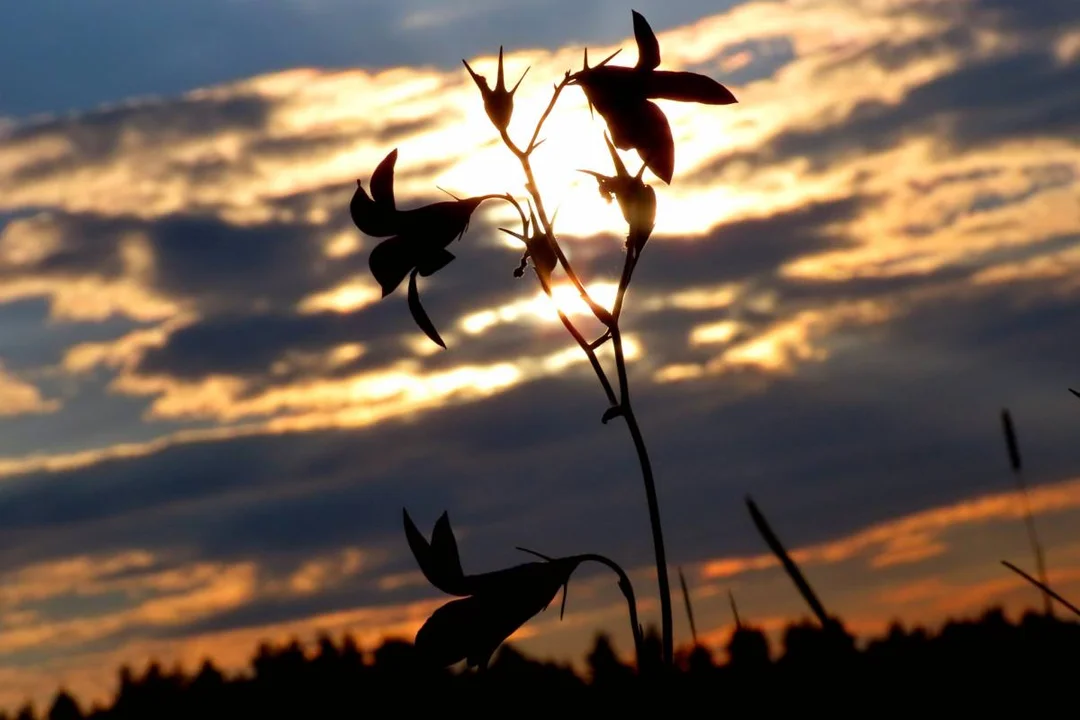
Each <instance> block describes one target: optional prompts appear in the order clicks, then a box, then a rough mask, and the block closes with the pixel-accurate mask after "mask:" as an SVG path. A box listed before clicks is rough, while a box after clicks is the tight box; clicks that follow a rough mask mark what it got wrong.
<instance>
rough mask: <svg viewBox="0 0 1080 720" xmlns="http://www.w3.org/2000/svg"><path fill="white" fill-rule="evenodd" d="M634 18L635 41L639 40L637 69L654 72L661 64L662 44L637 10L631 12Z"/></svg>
mask: <svg viewBox="0 0 1080 720" xmlns="http://www.w3.org/2000/svg"><path fill="white" fill-rule="evenodd" d="M630 12H631V13H632V14H633V16H634V39H635V40H637V48H638V61H637V67H638V69H641V70H652V69H654V68H655V67H656V66H657V65H659V64H660V43H659V41H657V39H656V34H655V33H654V32H653V31H652V28H651V27H649V23H648V22H647V21H646V20H645V18H644V16H642V14H641V13H639V12H638V11H637V10H631V11H630Z"/></svg>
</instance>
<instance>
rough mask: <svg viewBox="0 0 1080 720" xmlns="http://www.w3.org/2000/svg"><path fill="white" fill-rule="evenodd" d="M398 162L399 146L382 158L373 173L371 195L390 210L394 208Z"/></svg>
mask: <svg viewBox="0 0 1080 720" xmlns="http://www.w3.org/2000/svg"><path fill="white" fill-rule="evenodd" d="M396 162H397V148H394V149H393V150H391V151H390V154H389V155H387V156H386V157H384V158H383V159H382V162H380V163H379V164H378V165H377V166H376V167H375V172H373V173H372V174H371V197H372V199H373V200H374V201H375V202H376V203H378V204H379V205H382V206H383V207H385V208H386V209H388V210H394V209H395V207H394V164H395V163H396Z"/></svg>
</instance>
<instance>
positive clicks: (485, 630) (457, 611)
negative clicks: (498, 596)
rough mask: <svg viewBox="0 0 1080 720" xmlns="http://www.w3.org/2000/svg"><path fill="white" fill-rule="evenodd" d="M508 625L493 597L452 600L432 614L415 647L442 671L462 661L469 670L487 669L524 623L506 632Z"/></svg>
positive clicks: (423, 627)
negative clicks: (485, 667) (480, 667)
mask: <svg viewBox="0 0 1080 720" xmlns="http://www.w3.org/2000/svg"><path fill="white" fill-rule="evenodd" d="M525 619H526V620H527V619H528V618H525ZM497 621H498V622H497ZM508 624H509V621H506V620H505V619H504V618H500V617H499V610H498V603H497V601H496V600H495V598H493V597H488V596H484V595H480V596H473V597H468V598H464V599H461V600H451V601H450V602H448V603H446V604H445V605H443V606H442V607H440V608H439V609H438V610H436V611H435V612H434V613H432V614H431V617H429V618H428V619H427V622H425V623H424V624H423V626H421V628H420V630H419V631H418V632H417V633H416V640H415V641H414V644H415V646H416V650H417V652H418V653H420V655H421V656H422V657H423V658H424V659H425V660H426V661H428V662H430V663H431V664H433V665H436V666H439V667H446V666H448V665H453V664H454V663H456V662H460V661H461V660H467V661H468V663H469V666H470V667H476V666H478V665H486V664H487V661H488V660H489V659H490V658H491V656H492V655H493V654H494V653H495V650H496V649H498V647H499V645H501V644H502V643H503V641H504V640H506V638H508V637H510V635H511V634H513V632H514V630H517V628H518V627H520V626H521V625H522V624H524V620H523V621H522V622H521V623H518V624H517V625H516V626H514V627H513V628H510V629H509V631H506V629H505V628H506V626H507V625H508Z"/></svg>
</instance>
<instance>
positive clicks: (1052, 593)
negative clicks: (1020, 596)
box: [1001, 560, 1080, 617]
mask: <svg viewBox="0 0 1080 720" xmlns="http://www.w3.org/2000/svg"><path fill="white" fill-rule="evenodd" d="M1001 564H1002V565H1004V566H1005V567H1007V568H1009V569H1010V570H1012V571H1013V572H1014V573H1016V574H1017V575H1019V576H1020V577H1022V578H1024V579H1025V580H1027V581H1028V582H1029V583H1031V584H1032V585H1034V586H1035V587H1037V588H1039V589H1040V590H1042V591H1043V594H1044V595H1045V596H1046V597H1047V598H1053V599H1054V600H1057V601H1058V602H1059V603H1061V604H1062V605H1064V606H1065V607H1067V608H1068V609H1069V610H1071V611H1072V612H1073V614H1075V615H1076V616H1077V617H1080V608H1078V607H1076V606H1075V605H1073V604H1072V603H1071V602H1069V601H1068V600H1066V599H1065V598H1063V597H1062V596H1061V595H1060V594H1058V592H1057V591H1056V590H1054V589H1053V588H1052V587H1050V586H1049V585H1047V584H1046V583H1044V582H1042V581H1040V580H1036V579H1035V578H1033V577H1031V576H1030V575H1028V574H1027V573H1026V572H1024V571H1023V570H1021V569H1020V568H1018V567H1016V566H1015V565H1013V564H1012V563H1011V562H1007V561H1005V560H1002V561H1001ZM1046 614H1047V615H1050V614H1051V613H1046Z"/></svg>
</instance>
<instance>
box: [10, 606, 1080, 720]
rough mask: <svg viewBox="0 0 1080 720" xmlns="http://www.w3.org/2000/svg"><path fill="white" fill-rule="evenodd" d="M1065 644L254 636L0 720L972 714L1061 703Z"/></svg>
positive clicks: (1058, 640)
mask: <svg viewBox="0 0 1080 720" xmlns="http://www.w3.org/2000/svg"><path fill="white" fill-rule="evenodd" d="M1077 648H1080V624H1077V623H1076V622H1072V621H1065V620H1060V619H1057V618H1055V617H1053V616H1050V615H1046V614H1044V613H1036V612H1028V613H1027V614H1025V615H1024V616H1023V617H1022V618H1020V619H1019V620H1018V621H1011V620H1010V619H1008V618H1007V617H1006V616H1005V614H1004V613H1003V611H1002V610H1001V609H1000V608H993V609H990V610H988V611H987V612H986V613H985V614H984V615H983V616H982V617H980V618H979V619H977V620H953V621H949V622H948V623H946V624H945V625H944V626H943V627H942V628H941V629H940V630H937V631H928V630H926V629H924V628H921V627H918V628H914V629H910V630H909V629H905V628H904V627H903V626H902V625H900V624H898V623H895V624H893V625H892V626H891V627H890V629H889V630H888V631H887V632H886V633H885V634H884V635H882V636H880V637H877V638H874V639H872V640H870V641H869V642H868V643H867V644H866V645H865V646H864V647H858V646H857V645H856V643H855V639H854V637H853V636H852V635H851V634H850V633H849V632H848V631H847V630H845V629H844V627H843V625H842V624H840V623H836V624H833V625H831V626H829V627H828V628H827V629H822V627H821V626H820V625H818V624H816V623H811V622H809V621H803V622H799V623H792V624H789V625H788V626H787V627H786V628H785V629H784V631H783V633H782V647H781V648H778V649H775V651H774V648H772V647H770V643H769V640H768V637H767V636H766V635H765V633H764V632H762V631H761V630H760V629H758V628H755V627H752V626H746V625H743V626H740V627H739V628H737V629H736V630H735V631H734V632H733V633H732V634H731V636H730V639H729V641H728V642H727V644H726V646H725V647H724V648H722V650H721V652H719V653H716V654H714V652H713V651H712V650H710V649H709V648H707V647H705V646H703V645H700V644H699V645H695V646H692V647H686V648H684V649H682V650H681V651H680V652H679V653H678V654H677V662H676V664H675V666H674V668H673V669H672V670H671V671H667V672H657V671H656V670H657V669H658V668H662V667H663V663H662V643H661V638H660V635H659V634H658V633H657V632H656V630H655V629H653V630H651V631H649V632H647V633H646V634H645V636H644V640H643V648H642V659H643V663H648V664H651V665H653V666H654V667H653V672H646V668H644V667H642V668H640V670H641V671H642V672H640V673H639V671H638V670H639V669H638V668H635V667H634V666H633V665H631V664H627V663H625V662H623V661H622V660H620V658H619V654H618V653H617V651H616V649H615V647H614V645H613V643H612V642H611V640H610V638H609V637H608V636H606V635H604V634H599V635H597V636H596V638H595V641H594V643H593V647H592V649H591V650H590V651H589V653H588V654H587V656H586V658H585V671H584V672H577V671H575V670H574V669H573V667H572V666H571V665H570V664H559V663H553V662H543V661H538V660H535V659H532V658H529V657H527V656H525V655H524V654H522V653H521V652H519V651H518V650H516V649H515V648H514V647H513V646H512V645H510V644H507V645H503V646H502V647H501V648H500V650H499V652H498V654H497V655H496V656H495V658H494V660H493V661H492V663H491V665H490V666H488V667H487V668H486V669H483V670H481V671H478V672H475V671H467V672H459V671H454V670H453V669H437V668H434V667H432V666H431V664H430V663H426V662H423V661H422V659H420V658H419V657H418V656H417V653H416V651H415V648H414V646H413V644H412V643H410V642H408V641H404V640H396V639H389V640H385V641H383V643H382V644H381V645H380V646H379V647H378V648H376V649H375V650H374V651H373V652H371V653H364V652H363V651H362V650H361V648H360V647H359V646H358V645H357V644H356V642H355V641H354V640H353V638H352V637H350V636H348V635H346V636H345V637H343V638H342V639H341V640H340V641H337V642H335V641H334V640H333V639H332V638H330V637H329V636H326V635H324V636H322V637H320V638H319V639H318V641H317V642H316V643H315V645H314V647H309V648H305V647H304V646H303V645H302V644H301V643H300V642H299V641H297V640H293V641H292V642H289V643H286V644H282V645H273V644H270V643H263V644H261V645H260V646H259V648H258V650H257V652H256V653H255V655H254V657H253V658H252V660H251V662H250V665H249V667H248V668H247V669H246V670H244V671H240V672H237V673H235V674H233V675H229V674H226V673H224V672H222V671H221V670H219V669H218V668H217V667H215V665H214V664H213V662H212V661H210V660H206V661H204V662H203V664H202V666H201V667H200V668H199V670H198V671H197V672H195V673H194V674H188V673H186V672H185V671H184V670H183V669H181V668H179V667H177V668H175V669H171V670H166V669H163V668H162V666H161V665H160V664H159V663H157V662H151V663H150V664H149V665H148V666H147V667H146V669H145V670H144V671H143V672H142V673H141V674H137V673H135V672H134V671H133V670H132V669H131V668H130V667H127V666H125V667H123V668H121V669H120V671H119V678H118V679H119V688H118V690H117V693H116V695H115V697H114V699H113V701H112V703H111V704H110V705H108V706H104V707H103V706H95V707H91V708H88V709H84V708H83V707H82V704H81V703H80V702H79V701H78V700H77V698H75V697H73V696H72V695H71V694H70V693H68V692H67V691H65V690H60V691H59V692H58V693H57V694H56V696H55V697H54V699H53V701H52V702H51V704H50V706H49V707H48V708H47V709H45V710H44V712H43V713H39V712H38V711H37V710H36V709H35V707H34V706H33V705H32V704H30V703H27V704H25V705H24V706H23V707H22V708H20V709H19V710H17V711H16V712H15V713H14V714H8V713H6V712H0V720H12V719H14V720H37V719H38V718H48V720H81V719H83V718H96V719H99V720H107V719H108V720H114V719H115V720H120V719H124V720H126V719H129V718H139V719H140V720H142V719H148V718H161V719H162V720H170V719H172V718H200V719H205V718H261V717H294V718H337V717H361V716H370V715H371V714H372V713H375V714H376V715H384V714H387V713H388V712H389V711H392V710H397V711H401V710H436V711H441V712H449V711H450V710H456V709H458V708H461V709H462V711H463V712H467V713H468V714H471V715H476V714H495V713H498V714H500V715H505V714H509V713H511V712H513V713H514V714H518V713H520V712H528V714H530V715H532V714H536V713H539V712H560V711H566V710H572V711H579V710H588V711H598V712H601V711H602V712H611V711H616V712H629V711H633V710H635V709H640V708H641V707H643V704H650V705H655V704H657V703H662V704H663V705H664V706H665V707H667V708H669V709H672V708H673V709H679V708H682V709H686V710H690V709H694V708H699V709H700V708H703V707H706V708H707V707H712V708H713V709H717V708H718V706H722V707H723V708H724V709H726V710H738V709H744V710H755V711H758V712H766V713H769V712H775V711H791V710H805V709H808V708H815V709H826V710H831V711H833V712H836V711H841V712H845V713H847V712H860V714H861V712H862V711H868V710H871V709H873V710H874V712H881V711H884V710H888V711H889V714H891V713H892V712H893V711H896V710H898V709H902V708H906V709H908V710H915V709H918V708H932V707H939V706H941V704H942V703H948V704H957V705H963V706H965V707H968V708H971V707H975V706H978V705H981V704H985V703H988V702H989V701H991V700H994V699H995V698H997V696H998V695H999V694H1006V695H1007V694H1008V691H1009V688H1014V689H1023V691H1024V692H1025V693H1031V692H1032V689H1034V688H1037V689H1038V691H1037V693H1036V697H1035V698H1027V699H1025V700H1024V703H1025V704H1026V705H1030V704H1031V703H1033V702H1035V701H1036V700H1037V701H1039V702H1043V701H1045V702H1058V703H1061V706H1062V707H1068V706H1069V705H1070V704H1071V703H1070V701H1071V699H1072V697H1073V696H1074V695H1075V690H1074V685H1073V682H1074V681H1075V678H1076V677H1077V670H1078V669H1080V667H1078V666H1080V655H1078V654H1077ZM988 691H989V694H988ZM455 714H456V713H455Z"/></svg>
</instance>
